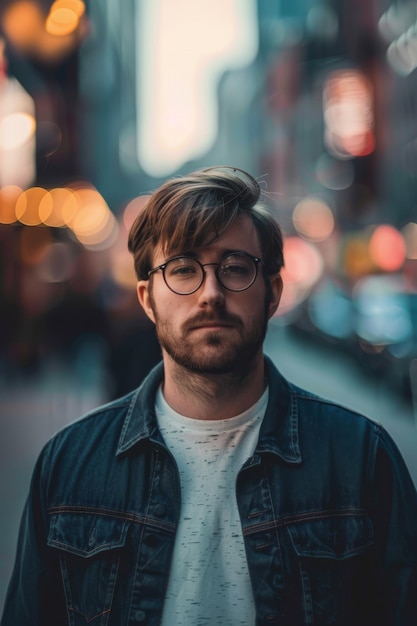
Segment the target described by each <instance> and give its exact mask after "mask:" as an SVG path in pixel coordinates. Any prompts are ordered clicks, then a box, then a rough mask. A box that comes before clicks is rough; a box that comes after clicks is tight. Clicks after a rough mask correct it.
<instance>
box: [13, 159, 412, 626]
mask: <svg viewBox="0 0 417 626" xmlns="http://www.w3.org/2000/svg"><path fill="white" fill-rule="evenodd" d="M260 197H261V191H260V188H259V185H258V183H257V181H256V180H255V179H254V178H252V176H250V175H249V174H246V173H245V172H243V171H241V170H238V169H235V168H229V167H215V168H209V169H206V170H203V171H198V172H195V173H193V174H190V175H188V176H184V177H178V178H175V179H172V180H169V181H167V182H166V183H165V184H164V185H162V186H161V187H160V188H159V189H158V190H156V191H155V192H154V193H153V194H152V195H151V197H150V199H149V201H148V202H147V204H146V206H145V208H144V210H143V211H142V212H141V213H140V215H138V217H137V219H136V221H135V223H134V224H133V227H132V229H131V232H130V237H129V249H130V251H131V252H132V254H133V257H134V263H135V269H136V273H137V276H138V286H137V293H138V298H139V301H140V303H141V305H142V307H143V309H144V311H145V312H146V314H147V315H148V316H149V318H150V319H151V320H152V321H153V322H154V323H155V327H156V332H157V335H158V339H159V342H160V345H161V348H162V357H163V360H162V363H161V364H159V365H158V366H157V367H156V368H155V369H153V370H152V372H151V373H150V375H149V376H148V377H147V378H146V380H145V381H144V383H143V384H142V385H141V386H140V388H139V389H138V390H136V391H133V392H131V393H129V394H128V395H127V396H125V397H123V398H121V399H119V400H116V401H113V402H111V403H110V404H107V405H106V406H104V407H101V408H98V409H97V410H95V411H93V412H91V413H90V414H89V415H88V416H87V417H84V418H83V419H82V420H79V421H78V422H76V423H74V424H72V425H71V426H69V427H66V428H65V429H64V430H62V431H61V432H60V433H58V434H57V435H56V436H55V437H53V438H52V440H51V441H50V442H49V443H48V444H47V445H46V447H45V449H44V450H43V452H42V453H41V455H40V458H39V461H38V463H37V466H36V469H35V472H34V476H33V480H32V485H31V490H30V494H29V497H28V501H27V504H26V508H25V511H24V515H23V520H22V526H21V530H20V537H19V545H18V553H17V559H16V565H15V570H14V573H13V576H12V579H11V583H10V587H9V592H8V597H7V600H6V606H5V612H4V616H3V621H2V625H3V626H29V625H31V626H58V625H59V626H63V625H64V624H69V625H71V626H80V625H81V624H83V625H85V624H90V625H92V626H98V625H100V626H104V625H106V626H123V625H126V626H127V625H128V624H129V625H132V626H133V624H145V623H146V624H148V625H152V626H154V625H155V626H156V625H157V624H158V625H159V624H163V625H164V626H201V625H203V624H210V625H213V626H221V625H226V624H227V625H229V626H230V625H233V626H235V625H238V624H241V625H248V626H254V625H255V624H256V625H258V626H260V625H267V624H279V625H280V626H297V625H301V624H305V625H307V624H311V625H312V624H316V625H318V624H321V625H324V624H326V625H330V624H334V625H337V626H353V625H354V626H365V625H366V626H388V625H389V626H400V625H401V626H412V625H413V626H415V624H416V623H417V495H416V492H415V490H414V487H413V484H412V481H411V479H410V476H409V474H408V471H407V469H406V467H405V464H404V462H403V460H402V458H401V456H400V454H399V452H398V450H397V449H396V447H395V445H394V444H393V442H392V440H391V438H390V437H389V436H388V434H387V433H386V432H385V431H384V429H383V428H381V427H380V426H379V425H377V424H375V423H373V422H372V421H370V420H368V419H367V418H365V417H363V416H361V415H358V414H356V413H354V412H353V411H350V410H348V409H347V408H344V407H342V406H338V405H337V404H335V403H334V402H329V401H327V400H324V399H321V398H319V397H316V396H314V395H312V394H311V393H308V392H307V391H304V390H303V389H300V388H298V387H296V386H295V385H293V384H292V383H290V382H288V381H287V380H285V379H284V378H283V377H282V376H281V374H280V373H279V372H278V370H277V369H276V367H275V365H274V364H273V363H272V362H271V361H270V360H269V359H268V358H266V357H265V356H264V354H263V341H264V337H265V332H266V328H267V323H268V319H269V318H271V316H272V315H274V313H275V311H276V310H277V307H278V305H279V300H280V296H281V290H282V280H281V277H280V270H281V268H282V266H283V245H282V244H283V242H282V235H281V231H280V228H279V226H278V224H277V223H276V220H275V218H274V216H273V214H272V213H271V212H270V211H269V210H268V209H267V208H266V207H265V206H263V205H262V204H261V203H260Z"/></svg>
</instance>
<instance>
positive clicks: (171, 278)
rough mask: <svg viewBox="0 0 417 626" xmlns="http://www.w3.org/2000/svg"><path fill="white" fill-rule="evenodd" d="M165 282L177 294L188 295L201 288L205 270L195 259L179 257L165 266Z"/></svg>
mask: <svg viewBox="0 0 417 626" xmlns="http://www.w3.org/2000/svg"><path fill="white" fill-rule="evenodd" d="M164 274H165V282H166V284H167V285H168V287H169V288H170V289H172V291H175V293H179V294H183V295H186V294H187V293H192V292H193V291H195V290H196V289H198V288H199V286H200V285H201V282H202V280H203V270H202V268H201V266H200V265H199V263H197V261H195V260H194V259H190V258H187V257H179V258H177V259H172V260H171V261H168V263H167V264H166V266H165V273H164Z"/></svg>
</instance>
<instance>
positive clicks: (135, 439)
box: [117, 357, 301, 463]
mask: <svg viewBox="0 0 417 626" xmlns="http://www.w3.org/2000/svg"><path fill="white" fill-rule="evenodd" d="M265 368H266V374H267V377H268V381H269V401H268V406H267V409H266V413H265V417H264V420H263V423H262V427H261V431H260V435H259V442H258V445H257V448H256V453H260V454H262V453H265V452H268V453H272V454H277V455H278V456H280V457H281V458H282V459H283V460H284V461H287V462H288V463H301V453H300V448H299V438H298V404H297V401H296V398H295V393H294V391H293V389H292V387H291V386H290V384H289V383H288V382H287V381H286V380H285V378H284V377H283V376H281V374H280V373H279V372H278V370H277V369H276V367H275V366H274V364H273V363H272V361H271V360H270V359H269V358H268V357H265ZM163 371H164V370H163V364H162V363H159V364H158V365H157V366H156V367H155V368H154V369H153V370H152V371H151V372H150V374H149V375H148V376H147V378H146V379H145V380H144V382H143V383H142V385H141V386H140V387H139V388H138V389H137V390H136V391H135V392H134V393H133V394H132V396H131V400H130V404H129V407H128V411H127V415H126V419H125V421H124V424H123V428H122V432H121V435H120V439H119V445H118V449H117V454H123V453H125V452H127V451H128V450H130V449H131V448H132V447H133V446H135V445H136V444H138V443H139V442H141V441H143V440H145V439H157V438H160V435H159V431H158V427H157V421H156V416H155V396H156V392H157V389H158V387H159V385H160V384H161V382H162V378H163Z"/></svg>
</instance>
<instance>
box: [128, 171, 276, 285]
mask: <svg viewBox="0 0 417 626" xmlns="http://www.w3.org/2000/svg"><path fill="white" fill-rule="evenodd" d="M261 194H262V191H261V188H260V186H259V184H258V182H257V181H256V180H255V178H253V177H252V176H251V175H250V174H248V173H247V172H244V171H243V170H240V169H239V168H234V167H229V166H217V167H210V168H207V169H203V170H198V171H196V172H193V173H191V174H188V175H185V176H181V177H177V178H172V179H170V180H168V181H166V182H165V183H164V184H163V185H161V187H159V189H157V190H156V191H154V192H153V193H152V195H151V196H150V197H149V199H148V200H147V202H146V204H145V205H144V207H143V208H142V209H141V211H140V213H139V214H138V216H137V217H136V219H135V221H134V223H133V225H132V227H131V229H130V232H129V239H128V248H129V251H130V252H131V254H132V255H133V259H134V266H135V272H136V275H137V277H138V279H139V280H147V279H148V272H149V271H150V270H151V269H152V265H151V263H152V257H153V252H154V250H155V249H156V248H157V247H160V248H161V250H162V251H163V253H164V254H166V255H170V254H176V253H179V254H181V253H183V252H187V251H192V250H195V249H196V248H198V247H200V246H202V245H205V244H209V243H211V242H213V241H215V240H216V239H217V238H218V237H220V236H221V235H222V233H223V232H224V231H225V230H226V229H227V228H228V227H229V226H231V224H233V223H234V222H235V221H236V220H238V219H240V218H241V217H242V216H244V215H247V216H248V217H249V218H250V219H251V220H252V222H253V224H254V226H255V228H256V231H257V233H258V237H259V241H260V245H261V250H262V260H263V262H264V273H265V275H266V276H272V275H274V274H277V273H278V272H279V271H280V270H281V268H282V266H283V265H284V258H283V237H282V232H281V229H280V226H279V224H278V222H277V220H276V218H275V217H274V215H273V213H272V211H271V210H270V209H269V207H268V206H267V204H266V203H263V202H261V201H260V197H261Z"/></svg>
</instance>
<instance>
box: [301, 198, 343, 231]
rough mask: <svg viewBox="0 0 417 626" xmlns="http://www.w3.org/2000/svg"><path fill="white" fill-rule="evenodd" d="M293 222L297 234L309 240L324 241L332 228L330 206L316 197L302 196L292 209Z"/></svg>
mask: <svg viewBox="0 0 417 626" xmlns="http://www.w3.org/2000/svg"><path fill="white" fill-rule="evenodd" d="M292 220H293V224H294V227H295V229H296V230H297V232H298V234H299V235H301V236H302V237H304V238H305V239H308V240H309V241H316V242H319V241H325V240H326V239H328V237H330V235H331V234H332V232H333V229H334V217H333V213H332V210H331V209H330V207H329V206H328V205H327V204H326V203H325V202H324V201H323V200H320V199H318V198H304V199H303V200H301V201H300V202H299V203H298V204H297V205H296V207H295V208H294V211H293V216H292Z"/></svg>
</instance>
